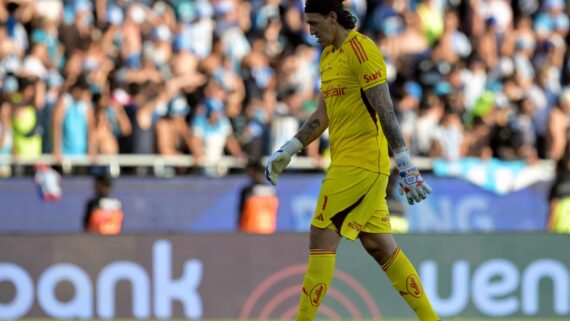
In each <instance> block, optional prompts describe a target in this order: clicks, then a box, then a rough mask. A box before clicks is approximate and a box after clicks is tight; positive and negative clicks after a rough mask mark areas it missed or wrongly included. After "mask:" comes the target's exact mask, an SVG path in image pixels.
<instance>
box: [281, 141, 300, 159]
mask: <svg viewBox="0 0 570 321" xmlns="http://www.w3.org/2000/svg"><path fill="white" fill-rule="evenodd" d="M303 147H304V146H303V143H301V141H299V140H298V139H297V138H296V137H293V138H291V140H289V141H288V142H287V143H286V144H285V145H283V147H281V149H282V150H283V152H284V153H287V154H289V155H290V156H293V155H295V154H297V153H298V152H300V151H301V149H303Z"/></svg>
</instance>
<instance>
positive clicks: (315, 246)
mask: <svg viewBox="0 0 570 321" xmlns="http://www.w3.org/2000/svg"><path fill="white" fill-rule="evenodd" d="M340 239H341V237H340V235H339V234H338V232H337V231H335V230H332V229H326V228H325V229H322V228H318V227H315V226H311V232H310V244H309V265H308V266H307V272H306V273H305V278H304V280H303V291H302V293H301V298H300V300H299V311H298V313H297V318H296V320H297V321H300V320H304V321H312V320H314V318H315V316H316V314H317V311H318V309H319V306H320V304H321V302H322V300H323V298H324V297H325V294H326V292H327V290H328V288H329V286H330V284H331V281H332V279H333V273H334V267H335V258H336V249H337V248H338V244H339V243H340Z"/></svg>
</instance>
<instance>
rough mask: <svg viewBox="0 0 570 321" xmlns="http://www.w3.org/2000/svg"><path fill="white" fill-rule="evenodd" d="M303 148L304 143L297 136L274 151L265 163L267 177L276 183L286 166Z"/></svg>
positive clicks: (272, 182)
mask: <svg viewBox="0 0 570 321" xmlns="http://www.w3.org/2000/svg"><path fill="white" fill-rule="evenodd" d="M301 149H303V144H302V143H301V142H300V141H299V140H298V139H297V138H295V137H293V138H292V139H291V140H290V141H288V142H287V143H286V144H285V145H283V146H282V147H281V148H279V150H277V151H276V152H275V153H273V155H271V156H270V157H269V159H268V160H267V165H265V178H267V180H268V181H270V182H271V184H273V185H276V184H277V180H278V177H279V175H281V173H282V172H283V170H285V167H287V165H289V162H290V161H291V157H293V155H295V154H297V153H298V152H300V151H301Z"/></svg>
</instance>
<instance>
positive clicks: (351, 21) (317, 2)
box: [305, 0, 356, 29]
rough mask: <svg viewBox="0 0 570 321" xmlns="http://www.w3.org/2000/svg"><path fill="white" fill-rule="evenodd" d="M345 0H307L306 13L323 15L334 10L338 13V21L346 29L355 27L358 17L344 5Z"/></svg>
mask: <svg viewBox="0 0 570 321" xmlns="http://www.w3.org/2000/svg"><path fill="white" fill-rule="evenodd" d="M343 1H344V0H307V1H306V2H305V13H319V14H321V15H323V16H326V15H328V14H329V13H330V12H331V11H334V12H335V13H336V15H337V20H338V23H340V25H341V26H343V27H344V28H345V29H353V28H354V27H355V26H356V17H354V16H353V15H352V13H350V12H349V11H347V10H345V9H344V7H343V6H342V2H343Z"/></svg>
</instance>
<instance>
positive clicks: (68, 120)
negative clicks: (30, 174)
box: [53, 77, 95, 161]
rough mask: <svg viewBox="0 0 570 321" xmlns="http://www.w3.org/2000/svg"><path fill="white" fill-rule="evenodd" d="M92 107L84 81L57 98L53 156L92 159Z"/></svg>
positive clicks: (54, 114)
mask: <svg viewBox="0 0 570 321" xmlns="http://www.w3.org/2000/svg"><path fill="white" fill-rule="evenodd" d="M93 124H94V115H93V106H92V103H91V92H90V91H89V84H88V83H87V79H85V77H80V78H78V79H77V81H76V82H75V83H74V84H73V85H71V87H70V89H69V93H64V94H63V95H61V96H60V97H59V100H58V102H57V104H56V106H55V109H54V113H53V153H54V156H55V157H56V159H57V160H59V161H61V160H62V159H63V157H64V156H90V157H94V156H95V144H94V143H93V138H94V136H93Z"/></svg>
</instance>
